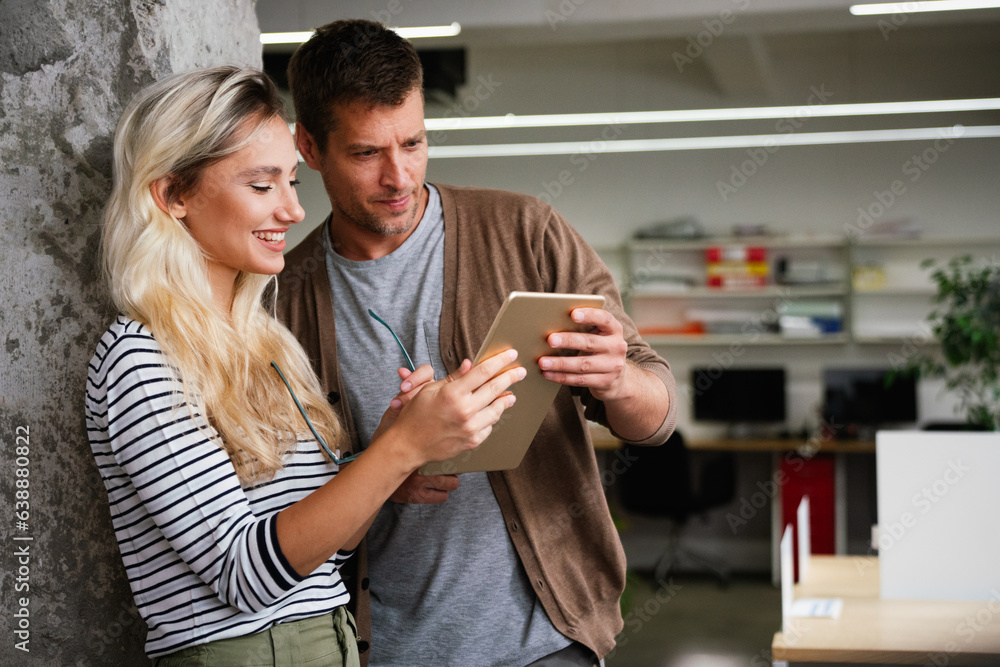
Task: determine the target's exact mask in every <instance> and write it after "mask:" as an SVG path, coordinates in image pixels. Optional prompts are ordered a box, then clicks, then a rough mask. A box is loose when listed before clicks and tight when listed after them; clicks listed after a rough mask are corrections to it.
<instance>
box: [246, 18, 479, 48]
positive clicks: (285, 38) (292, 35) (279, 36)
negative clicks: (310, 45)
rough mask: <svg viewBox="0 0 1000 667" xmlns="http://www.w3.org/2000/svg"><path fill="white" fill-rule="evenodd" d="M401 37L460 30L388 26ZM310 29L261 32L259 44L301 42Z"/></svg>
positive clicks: (448, 34)
mask: <svg viewBox="0 0 1000 667" xmlns="http://www.w3.org/2000/svg"><path fill="white" fill-rule="evenodd" d="M389 29H390V30H393V31H395V33H396V34H398V35H399V36H400V37H402V38H403V39H420V38H423V37H454V36H455V35H458V34H459V33H461V32H462V26H461V25H459V24H458V23H452V24H451V25H429V26H423V27H418V28H389ZM313 32H314V31H312V30H307V31H304V32H262V33H261V34H260V43H261V44H301V43H303V42H305V41H308V39H309V38H310V37H312V35H313Z"/></svg>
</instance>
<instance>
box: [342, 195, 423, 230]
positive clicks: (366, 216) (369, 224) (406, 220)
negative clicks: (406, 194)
mask: <svg viewBox="0 0 1000 667" xmlns="http://www.w3.org/2000/svg"><path fill="white" fill-rule="evenodd" d="M422 189H423V185H420V186H419V187H417V188H414V191H413V193H412V194H411V195H410V196H411V198H412V200H413V201H412V203H411V205H410V207H409V208H408V209H407V210H406V212H405V213H404V214H403V215H401V216H399V217H389V218H387V219H386V218H380V217H379V216H377V215H375V214H374V213H372V212H370V211H367V210H365V209H363V208H361V207H358V210H356V211H348V210H346V209H345V208H344V207H343V205H342V204H341V203H340V202H336V203H335V206H336V209H337V212H338V213H339V214H340V216H341V219H343V220H347V221H349V222H351V223H353V224H354V225H356V226H358V227H360V228H362V229H364V230H366V231H369V232H371V233H373V234H378V235H379V236H396V235H398V234H405V233H407V232H408V231H410V230H411V229H413V225H414V224H416V222H417V209H418V208H420V196H421V190H422ZM400 224H402V225H403V226H400Z"/></svg>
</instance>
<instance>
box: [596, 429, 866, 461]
mask: <svg viewBox="0 0 1000 667" xmlns="http://www.w3.org/2000/svg"><path fill="white" fill-rule="evenodd" d="M590 436H591V438H592V439H593V441H594V449H599V450H613V449H619V448H621V446H622V443H621V440H619V439H618V438H616V437H614V436H613V435H611V431H609V430H608V429H606V428H604V427H603V426H600V425H598V424H593V423H591V424H590ZM687 447H688V449H692V450H701V451H719V452H791V451H799V452H800V453H802V455H803V456H805V455H806V454H808V455H809V456H811V455H813V454H816V453H832V454H845V453H872V452H874V451H875V443H874V442H868V441H853V440H827V441H820V440H815V441H803V440H799V439H796V438H788V439H784V440H751V439H746V440H743V439H739V438H721V439H718V440H693V441H689V442H688V443H687Z"/></svg>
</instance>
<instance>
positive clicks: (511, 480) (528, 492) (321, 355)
mask: <svg viewBox="0 0 1000 667" xmlns="http://www.w3.org/2000/svg"><path fill="white" fill-rule="evenodd" d="M289 81H290V84H291V88H292V95H293V99H294V102H295V108H296V115H297V119H298V124H297V126H296V143H297V146H298V149H299V152H300V153H301V155H302V157H303V159H305V161H306V163H307V164H308V165H309V166H310V167H312V168H313V169H316V170H318V171H319V172H320V173H321V174H322V177H323V183H324V185H325V187H326V190H327V193H328V195H329V197H330V203H331V205H332V212H331V214H330V217H329V218H328V220H327V221H326V222H325V223H324V224H323V225H322V226H321V227H320V228H319V229H317V231H315V232H314V233H313V234H311V235H310V237H309V238H307V239H306V240H305V241H303V242H302V244H301V245H300V246H298V247H297V248H296V249H295V250H293V251H292V252H291V253H289V255H288V257H287V263H286V268H285V271H284V272H283V273H282V275H281V278H280V286H279V299H280V302H279V316H280V317H282V319H283V320H284V321H285V322H286V323H287V324H288V325H289V326H290V328H291V329H292V331H293V332H294V333H295V334H296V336H297V337H298V338H299V340H300V341H301V342H302V343H303V345H304V346H305V348H306V350H307V351H308V352H309V354H310V357H311V358H312V360H313V363H314V364H315V365H316V370H317V372H318V374H319V376H320V378H321V380H322V382H323V383H324V386H325V387H326V389H327V391H329V392H330V394H329V396H330V400H331V402H333V403H334V404H335V406H336V407H337V408H338V410H339V412H340V414H341V416H342V417H343V420H344V423H345V426H346V427H347V430H348V432H349V433H350V435H351V438H352V442H353V443H354V446H356V447H361V448H363V447H364V446H365V445H366V444H367V442H368V441H369V439H370V437H371V434H372V432H373V431H374V429H375V427H376V426H377V425H378V422H379V418H380V416H381V414H382V412H383V410H384V409H385V407H386V405H387V404H388V402H389V400H390V399H391V398H392V396H394V395H395V392H396V391H397V390H398V382H399V381H398V378H397V376H396V369H397V368H398V367H399V366H401V365H402V356H401V353H400V352H399V350H398V348H397V347H396V345H395V342H394V341H393V340H392V338H391V336H390V335H389V333H388V332H387V331H386V330H385V329H384V328H383V327H382V326H381V325H380V324H379V323H377V322H375V321H374V319H373V318H371V317H370V316H369V315H368V313H367V311H368V309H369V308H370V309H372V310H374V311H375V312H376V313H377V314H379V315H380V316H381V317H382V319H384V320H386V321H387V322H388V323H389V324H391V325H392V327H393V329H394V330H395V331H396V333H397V334H398V335H399V337H400V339H401V340H402V341H403V343H404V345H405V346H406V347H407V349H409V350H410V352H411V353H412V356H413V357H414V360H415V362H416V363H418V364H419V363H430V364H431V365H432V366H433V367H434V371H435V377H443V376H444V375H446V374H447V373H448V372H450V371H453V370H454V369H455V368H456V367H457V366H458V365H459V364H460V363H461V361H462V359H464V358H472V357H473V356H474V355H475V353H476V351H477V349H478V347H479V345H480V343H481V342H482V340H483V339H484V338H485V335H486V333H487V330H488V329H489V326H490V324H491V322H492V320H493V317H494V315H495V314H496V312H497V311H498V310H499V308H500V305H501V304H502V303H503V301H504V299H505V298H506V297H507V294H508V293H509V292H510V291H512V290H523V291H543V292H575V293H600V294H604V295H605V297H606V298H607V305H606V309H605V310H594V309H585V308H581V309H577V310H575V311H574V313H573V316H574V319H575V320H576V321H577V322H581V323H584V324H589V325H591V326H592V327H593V329H592V333H589V334H577V333H565V332H564V333H556V334H552V335H551V336H550V337H549V344H550V345H551V346H552V347H554V348H565V349H571V350H580V351H581V354H580V355H579V356H576V357H543V358H542V359H540V360H539V361H538V363H539V364H540V366H541V368H542V370H543V373H544V374H545V375H546V377H548V378H549V379H551V380H553V381H555V382H558V383H561V384H563V385H566V387H567V389H564V390H563V391H560V393H559V395H558V396H557V398H556V401H555V404H554V406H553V408H552V409H551V410H550V411H549V414H548V416H547V417H546V419H545V422H544V423H543V424H542V427H541V429H540V430H539V432H538V435H537V437H536V438H535V440H534V442H533V444H532V446H531V447H530V449H529V450H528V453H527V454H526V455H525V458H524V460H523V462H522V463H521V465H520V466H519V467H518V468H516V469H515V470H510V471H504V472H492V473H468V474H463V475H462V476H461V477H460V478H459V477H458V476H447V475H441V476H426V477H425V476H421V475H417V474H414V475H413V476H411V477H410V479H409V480H408V481H407V482H406V483H405V484H404V485H403V486H402V487H400V489H399V490H398V491H397V492H396V494H395V495H394V496H393V497H392V501H393V502H390V503H388V504H387V505H386V506H385V507H384V508H383V510H382V511H381V513H380V515H379V516H378V518H377V519H376V522H375V524H374V525H373V527H372V529H371V531H369V534H368V538H367V540H366V542H367V552H366V553H365V550H364V549H362V551H361V553H359V560H360V561H361V562H360V563H359V569H360V572H359V574H358V575H357V587H356V591H355V592H356V595H357V600H356V603H357V615H358V621H359V632H360V634H361V642H360V648H361V649H362V658H363V660H370V664H372V665H378V666H379V667H388V666H406V667H410V666H412V665H418V664H420V665H424V664H435V665H462V666H466V665H476V666H481V665H503V666H517V667H520V666H522V665H538V666H541V665H593V664H596V663H597V660H598V659H599V658H600V657H601V656H604V655H605V654H607V653H608V652H609V651H610V650H611V649H612V648H613V647H614V636H615V635H616V634H617V633H618V632H619V631H620V630H621V627H622V619H621V614H620V612H619V607H618V601H619V597H620V595H621V592H622V590H623V588H624V570H625V562H624V555H623V553H622V549H621V544H620V542H619V540H618V536H617V533H616V531H615V528H614V526H613V524H612V522H611V517H610V514H609V512H608V507H607V503H606V501H605V498H604V493H603V489H602V486H601V482H600V478H599V474H598V469H597V465H596V461H595V457H594V453H593V450H592V447H591V443H590V438H589V435H588V432H587V428H586V422H585V420H584V415H585V416H586V417H587V418H590V419H593V420H595V421H599V422H603V423H605V424H608V425H609V426H610V427H611V428H612V430H613V431H614V432H615V433H616V434H617V435H618V436H619V437H621V438H623V439H625V440H628V441H631V442H638V443H640V444H660V443H662V442H663V441H664V440H666V438H667V437H668V436H669V434H670V432H671V431H672V429H673V423H674V421H675V412H676V410H675V409H674V408H673V406H674V403H675V401H674V396H675V391H676V390H675V388H674V381H673V377H672V375H671V373H670V370H669V367H668V365H667V364H666V362H665V361H664V360H663V359H662V358H660V357H659V356H658V355H656V354H655V353H654V352H652V350H650V349H649V347H648V346H647V345H646V344H645V343H644V342H643V341H642V340H641V339H640V338H639V336H638V334H637V333H636V331H635V327H634V325H633V324H632V322H631V320H629V318H628V317H627V316H626V315H625V313H624V312H623V309H622V305H621V298H620V296H619V294H618V293H617V291H616V289H615V286H614V282H613V280H612V278H611V276H610V274H609V272H608V271H607V269H606V267H605V266H604V265H603V263H601V261H600V259H599V258H598V257H597V255H596V253H594V251H593V250H592V249H591V248H590V247H589V246H587V244H586V243H584V242H583V240H582V239H581V238H580V237H579V236H578V235H577V234H576V232H575V231H574V230H573V229H572V228H571V227H570V226H569V225H568V224H567V223H566V222H565V221H564V220H563V219H562V218H561V217H559V215H558V214H557V213H556V212H555V211H554V210H552V209H551V208H550V207H548V206H546V205H544V204H543V203H542V202H540V201H538V200H536V199H533V198H531V197H525V196H522V195H518V194H514V193H506V192H500V191H489V190H479V189H471V188H455V187H450V186H445V185H431V184H426V183H425V182H424V176H425V172H426V167H427V142H426V132H425V130H424V122H423V94H422V71H421V69H420V61H419V59H418V57H417V54H416V52H415V51H414V49H413V48H412V46H410V44H408V43H407V42H406V41H405V40H403V39H401V38H399V37H398V36H397V35H396V34H395V33H393V32H391V31H389V30H387V29H385V28H384V27H383V26H381V25H379V24H376V23H371V22H368V21H338V22H334V23H331V24H329V25H327V26H324V27H322V28H320V29H319V30H318V31H317V32H316V34H315V35H314V36H313V37H312V38H311V39H310V40H309V41H308V42H306V43H305V44H304V45H303V46H302V47H301V48H300V49H299V50H298V51H297V52H296V54H295V55H294V56H293V58H292V61H291V63H290V65H289ZM334 322H336V329H335V328H334ZM522 361H524V360H522ZM401 374H402V375H404V379H405V375H406V373H405V372H401ZM366 565H367V568H368V570H367V574H366V572H365V567H366ZM369 583H370V590H369ZM369 593H370V604H371V637H372V643H371V650H370V651H366V650H364V649H366V648H367V639H368V636H367V623H366V621H367V618H366V617H367V614H366V604H365V603H366V600H367V598H368V596H369ZM369 654H370V655H369Z"/></svg>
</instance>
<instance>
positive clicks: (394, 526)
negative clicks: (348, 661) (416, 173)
mask: <svg viewBox="0 0 1000 667" xmlns="http://www.w3.org/2000/svg"><path fill="white" fill-rule="evenodd" d="M427 187H428V190H429V193H430V196H429V199H428V202H427V208H426V210H425V212H424V215H423V217H422V218H421V219H420V222H419V224H418V225H417V228H416V229H415V230H414V232H413V233H412V234H411V235H410V237H409V238H408V239H406V241H405V242H404V243H403V244H402V245H401V246H400V247H399V248H398V249H396V251H395V252H393V253H391V254H389V255H386V256H385V257H380V258H379V259H375V260H370V261H363V262H357V261H351V260H348V259H345V258H343V257H341V256H340V255H338V254H337V253H336V252H332V250H331V242H330V235H329V229H327V230H325V231H324V244H325V246H326V250H327V253H326V265H327V271H328V273H329V275H330V285H331V286H332V288H333V306H334V315H335V317H336V322H337V359H338V362H339V364H340V372H341V377H342V378H343V380H344V387H345V390H346V392H347V400H348V402H349V405H350V408H351V413H352V415H353V417H354V421H355V424H356V426H357V429H358V434H359V437H360V439H361V444H362V446H364V447H366V446H367V445H368V443H369V442H370V440H371V436H372V433H374V432H375V429H376V427H377V426H378V423H379V420H380V419H381V417H382V413H383V412H384V411H385V409H386V408H387V407H388V405H389V401H390V400H391V399H392V397H393V396H395V395H396V393H397V391H398V389H399V382H400V381H399V376H398V375H397V373H396V369H397V368H399V367H401V366H405V365H406V363H405V359H404V358H403V353H402V352H401V351H400V350H399V347H398V346H397V345H396V342H395V341H394V340H393V339H392V335H391V334H390V333H389V331H388V330H386V328H385V327H383V326H382V325H381V324H379V323H378V322H376V321H375V319H374V318H372V317H371V316H370V315H368V309H369V308H371V309H372V310H373V311H375V313H377V314H378V315H379V317H381V318H382V319H384V320H385V321H386V322H388V323H389V325H390V326H392V328H393V330H394V331H395V332H396V335H397V336H399V339H400V340H401V341H402V342H403V345H405V346H406V349H407V350H408V351H409V353H410V355H411V357H412V358H413V363H414V364H415V365H417V366H419V365H421V364H431V366H432V367H433V368H434V377H435V378H438V379H440V378H442V377H444V376H445V375H446V374H447V372H446V370H445V366H444V362H443V361H442V359H441V352H440V349H441V348H440V345H439V344H438V330H439V326H440V320H441V302H442V294H443V288H444V218H443V217H442V212H441V197H440V195H439V194H438V192H437V190H436V189H435V188H434V187H433V186H430V185H428V186H427ZM459 482H460V485H459V488H458V489H457V490H456V491H453V492H452V493H451V494H450V496H449V498H448V500H447V502H445V503H442V504H439V505H419V504H396V503H391V502H390V503H386V504H385V506H383V508H382V510H381V511H380V512H379V515H378V517H377V518H376V519H375V523H374V524H373V525H372V528H371V530H370V531H369V532H368V568H369V578H370V579H371V588H370V593H371V614H372V655H371V658H370V662H369V664H370V665H372V667H412V666H413V665H455V666H460V667H467V666H468V665H476V666H477V667H479V666H483V667H486V666H489V665H496V666H497V667H501V666H502V667H511V666H517V665H526V664H528V663H530V662H533V661H534V660H537V659H538V658H541V657H542V656H545V655H548V654H549V653H552V652H554V651H558V650H559V649H561V648H563V647H565V646H568V645H569V644H570V640H569V639H567V638H566V637H564V636H563V635H562V634H560V633H559V631H558V630H556V629H555V627H554V626H553V625H552V623H551V622H550V621H549V619H548V616H547V615H546V614H545V610H544V609H543V608H542V606H541V604H540V603H539V601H538V598H537V597H536V596H535V592H534V591H533V590H532V588H531V585H530V583H529V582H528V578H527V576H526V574H525V572H524V568H523V567H522V566H521V562H520V560H519V559H518V556H517V553H516V551H515V550H514V545H513V543H512V542H511V541H510V538H509V537H508V535H507V529H506V526H505V524H504V520H503V515H502V514H501V512H500V506H499V505H498V504H497V500H496V496H495V495H494V494H493V489H492V487H491V486H490V483H489V480H488V479H487V477H486V474H485V473H466V474H463V475H461V476H460V478H459Z"/></svg>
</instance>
